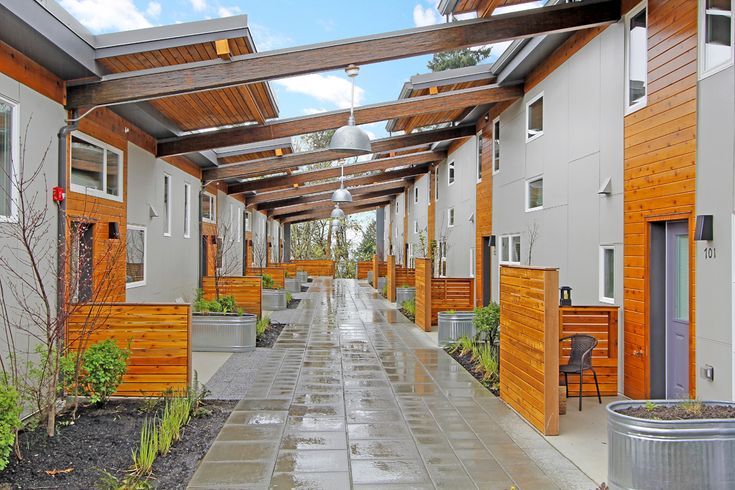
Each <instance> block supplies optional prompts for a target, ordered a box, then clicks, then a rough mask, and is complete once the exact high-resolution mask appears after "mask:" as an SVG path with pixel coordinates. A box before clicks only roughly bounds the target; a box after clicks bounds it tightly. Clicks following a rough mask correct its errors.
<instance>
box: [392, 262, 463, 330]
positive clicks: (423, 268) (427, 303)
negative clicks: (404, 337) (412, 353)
mask: <svg viewBox="0 0 735 490" xmlns="http://www.w3.org/2000/svg"><path fill="white" fill-rule="evenodd" d="M431 270H432V267H431V260H430V259H416V269H415V271H414V287H415V288H416V324H417V325H418V326H419V327H421V328H423V329H424V330H427V331H428V330H431V326H432V325H436V323H437V320H438V315H439V312H440V311H447V310H455V311H472V310H473V309H474V308H475V280H474V279H473V278H471V277H431ZM396 282H397V283H398V281H397V280H396ZM398 284H400V283H398Z"/></svg>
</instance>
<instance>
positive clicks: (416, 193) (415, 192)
mask: <svg viewBox="0 0 735 490" xmlns="http://www.w3.org/2000/svg"><path fill="white" fill-rule="evenodd" d="M413 203H414V204H418V203H419V188H418V187H414V188H413Z"/></svg>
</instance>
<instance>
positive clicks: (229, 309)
mask: <svg viewBox="0 0 735 490" xmlns="http://www.w3.org/2000/svg"><path fill="white" fill-rule="evenodd" d="M192 307H193V308H194V311H195V312H197V313H237V314H239V315H242V312H241V310H240V309H239V308H238V307H237V303H236V302H235V297H234V296H232V295H229V296H220V298H219V299H213V300H206V299H204V297H203V295H202V290H201V289H197V291H196V295H195V297H194V301H193V303H192Z"/></svg>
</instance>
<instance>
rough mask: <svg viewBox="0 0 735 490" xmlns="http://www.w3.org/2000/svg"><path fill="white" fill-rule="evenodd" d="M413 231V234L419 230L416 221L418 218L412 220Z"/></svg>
mask: <svg viewBox="0 0 735 490" xmlns="http://www.w3.org/2000/svg"><path fill="white" fill-rule="evenodd" d="M413 232H414V233H415V234H418V232H419V222H418V220H413Z"/></svg>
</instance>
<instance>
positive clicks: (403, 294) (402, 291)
mask: <svg viewBox="0 0 735 490" xmlns="http://www.w3.org/2000/svg"><path fill="white" fill-rule="evenodd" d="M415 298H416V288H396V304H397V305H398V306H401V305H402V304H403V302H404V301H410V300H412V299H415Z"/></svg>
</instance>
